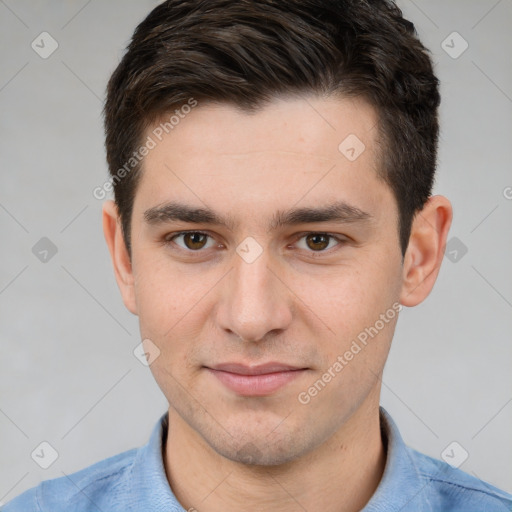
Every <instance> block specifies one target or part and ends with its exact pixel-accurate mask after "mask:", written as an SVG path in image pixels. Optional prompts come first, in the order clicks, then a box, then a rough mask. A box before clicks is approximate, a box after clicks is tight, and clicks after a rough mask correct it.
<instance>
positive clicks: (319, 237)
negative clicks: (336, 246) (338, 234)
mask: <svg viewBox="0 0 512 512" xmlns="http://www.w3.org/2000/svg"><path fill="white" fill-rule="evenodd" d="M329 238H330V237H329V235H324V234H318V233H313V234H311V235H308V236H307V237H306V243H307V244H308V247H309V248H310V249H314V250H322V249H325V248H326V247H327V246H328V245H329ZM310 242H312V244H310Z"/></svg>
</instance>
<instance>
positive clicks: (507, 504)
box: [408, 448, 512, 512]
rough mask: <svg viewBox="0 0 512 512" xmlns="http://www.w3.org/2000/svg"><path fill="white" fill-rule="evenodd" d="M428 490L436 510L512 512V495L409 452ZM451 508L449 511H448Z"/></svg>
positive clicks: (409, 449)
mask: <svg viewBox="0 0 512 512" xmlns="http://www.w3.org/2000/svg"><path fill="white" fill-rule="evenodd" d="M408 451H409V455H410V456H411V457H412V459H413V460H414V462H415V465H416V467H417V470H418V472H419V474H420V477H421V479H422V480H423V481H424V483H425V485H426V486H427V487H428V492H427V496H428V499H429V500H430V502H431V503H430V505H431V507H432V510H450V511H451V512H458V511H460V512H472V511H475V512H476V511H478V512H487V511H489V512H491V511H492V512H500V511H503V512H510V511H511V510H512V495H511V494H509V493H507V492H505V491H502V490H500V489H498V488H497V487H495V486H493V485H491V484H489V483H487V482H484V481H483V480H480V479H478V478H476V477H474V476H472V475H469V474H468V473H466V472H464V471H462V470H460V469H457V468H454V467H452V466H450V465H449V464H447V463H446V462H443V461H441V460H437V459H434V458H432V457H429V456H428V455H425V454H423V453H420V452H418V451H416V450H414V449H412V448H408ZM448 507H449V508H448Z"/></svg>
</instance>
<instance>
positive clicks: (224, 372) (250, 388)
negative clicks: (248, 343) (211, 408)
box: [205, 362, 308, 396]
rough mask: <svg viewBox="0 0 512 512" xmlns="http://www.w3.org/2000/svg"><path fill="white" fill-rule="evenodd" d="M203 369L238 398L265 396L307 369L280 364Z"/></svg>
mask: <svg viewBox="0 0 512 512" xmlns="http://www.w3.org/2000/svg"><path fill="white" fill-rule="evenodd" d="M205 369H206V370H207V371H208V372H209V373H211V374H212V375H213V376H214V377H216V378H217V379H218V380H219V381H220V383H221V384H223V385H224V386H225V387H226V388H228V389H229V390H231V391H233V392H234V393H236V394H237V395H240V396H267V395H271V394H272V393H275V392H276V391H278V390H279V389H281V388H282V387H284V386H285V385H286V384H288V383H290V382H291V381H293V380H295V379H297V378H298V377H299V376H301V375H303V374H304V373H305V372H306V371H307V370H308V369H307V368H300V367H297V366H291V365H287V364H282V363H275V362H271V363H266V364H262V365H257V366H246V365H243V364H238V363H224V364H219V365H215V366H213V367H208V366H205Z"/></svg>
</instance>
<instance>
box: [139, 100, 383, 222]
mask: <svg viewBox="0 0 512 512" xmlns="http://www.w3.org/2000/svg"><path fill="white" fill-rule="evenodd" d="M187 110H188V109H187ZM171 115H172V114H171ZM167 121H169V119H167ZM167 121H166V117H165V116H164V117H163V118H162V119H161V120H160V121H158V122H156V123H155V124H154V125H153V126H152V127H150V128H149V129H148V130H147V133H146V137H150V138H151V139H152V140H153V141H154V143H155V144H154V148H153V149H151V151H150V152H149V154H148V155H147V156H146V157H145V158H144V161H143V167H142V169H143V172H142V178H141V181H140V183H139V187H138V188H139V190H138V192H137V194H136V201H135V202H136V204H137V203H139V206H140V208H144V209H147V208H151V207H154V206H155V205H157V204H159V203H164V202H168V201H171V200H177V199H179V200H182V199H184V200H186V201H187V202H188V203H189V204H195V205H196V206H201V204H202V205H204V204H206V203H208V204H210V205H212V203H215V209H216V210H219V209H220V210H222V209H224V211H225V212H227V210H228V209H230V210H234V211H238V212H240V213H244V212H247V210H248V209H249V208H254V207H257V208H258V209H259V210H260V211H267V210H268V213H269V218H270V215H271V214H273V213H275V211H276V210H277V209H278V208H277V206H276V203H277V202H279V203H280V205H281V206H287V207H288V208H289V207H290V206H293V205H296V204H298V203H301V204H300V206H304V207H308V206H316V205H318V203H319V202H330V203H333V202H335V201H338V200H345V201H346V202H347V203H349V204H353V205H354V206H356V207H358V208H360V209H361V210H363V211H370V210H371V208H372V207H375V206H376V205H377V203H378V201H379V200H380V199H379V198H382V195H383V194H384V196H386V194H387V199H389V196H390V193H391V192H390V190H389V189H388V187H387V185H386V184H385V183H384V182H383V181H382V180H380V179H379V178H378V177H377V172H376V170H377V166H378V163H379V162H378V159H377V156H376V148H377V147H378V146H377V140H376V137H377V134H378V130H377V114H376V112H375V110H374V109H373V108H372V107H371V106H370V105H369V104H368V103H366V102H365V101H364V100H362V99H359V98H340V97H330V98H320V97H312V96H310V97H301V98H298V97H294V98H291V97H288V98H280V99H275V100H273V101H272V102H271V103H269V104H267V105H265V106H264V107H263V108H261V109H259V110H257V111H255V112H252V113H247V112H245V111H243V110H241V109H239V108H237V107H236V106H233V105H230V104H212V103H208V104H204V105H202V104H201V102H200V101H198V104H197V106H196V107H194V108H193V109H191V110H190V111H188V113H187V114H184V113H181V116H180V117H179V120H178V116H175V119H173V121H174V123H173V124H171V123H169V122H167ZM166 122H167V124H166ZM358 202H359V204H358Z"/></svg>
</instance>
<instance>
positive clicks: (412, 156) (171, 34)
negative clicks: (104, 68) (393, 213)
mask: <svg viewBox="0 0 512 512" xmlns="http://www.w3.org/2000/svg"><path fill="white" fill-rule="evenodd" d="M438 86H439V82H438V79H437V78H436V76H435V75H434V73H433V67H432V62H431V59H430V56H429V54H428V50H427V49H426V48H425V47H424V46H423V45H422V43H421V42H420V41H419V39H418V37H417V33H416V31H415V28H414V25H413V24H412V23H411V22H410V21H407V20H405V19H404V18H403V17H402V12H401V10H400V9H399V8H398V7H397V6H396V5H395V4H394V3H393V2H392V1H388V0H279V1H276V0H237V1H233V0H168V1H166V2H164V3H162V4H160V5H158V6H157V7H156V8H155V9H153V10H152V11H151V13H150V14H149V15H148V16H147V17H146V19H145V20H144V21H142V22H141V23H140V24H139V25H138V27H137V28H136V30H135V33H134V35H133V38H132V40H131V42H130V44H129V46H128V48H127V52H126V53H125V55H124V56H123V59H122V60H121V62H120V63H119V65H118V66H117V68H116V70H115V71H114V73H113V74H112V76H111V78H110V80H109V82H108V87H107V98H106V102H105V107H104V120H105V133H106V144H105V145H106V152H107V162H108V166H109V172H110V175H111V179H112V180H113V181H114V183H113V186H114V193H115V201H116V203H117V206H118V208H119V213H120V218H121V223H122V228H123V234H124V239H125V242H126V245H127V248H128V250H129V251H130V247H131V243H130V222H131V215H132V208H133V202H134V197H135V192H136V189H137V183H138V180H139V177H140V173H141V165H140V163H137V165H134V166H133V170H131V171H130V172H126V171H125V172H123V173H122V175H123V178H122V179H119V170H120V169H121V168H123V166H124V168H125V169H126V162H127V161H129V160H130V158H132V156H133V153H134V151H135V150H136V149H137V148H138V147H139V146H140V145H141V143H142V138H143V137H144V134H145V133H146V130H147V128H148V127H150V126H151V125H152V123H153V122H154V121H155V120H157V119H159V118H161V117H162V116H163V115H164V114H167V113H169V112H172V111H173V110H174V109H175V108H177V107H180V106H181V105H183V104H186V103H187V102H189V101H190V98H195V101H201V100H204V101H215V102H227V103H231V104H235V105H237V106H239V107H241V108H243V109H245V110H247V111H254V110H256V109H258V108H261V107H262V106H263V105H264V104H265V102H267V101H269V100H271V99H272V98H273V97H275V96H277V95H281V94H290V93H292V94H293V93H298V94H302V93H318V94H331V93H341V94H343V95H345V96H358V97H362V98H364V99H365V100H366V101H368V102H369V103H370V104H371V105H372V106H373V107H375V109H376V111H377V114H378V118H379V126H378V128H379V143H380V147H381V148H382V151H381V154H380V155H379V160H380V161H379V163H378V164H379V165H378V168H379V175H380V176H381V178H382V179H383V180H384V181H385V182H386V183H387V184H388V185H389V186H390V188H391V190H392V191H393V194H394V197H395V198H396V201H397V204H398V210H399V226H398V229H399V238H400V245H401V250H402V254H404V253H405V250H406V248H407V245H408V241H409V236H410V230H411V223H412V220H413V217H414V214H415V213H416V212H417V211H418V210H421V209H422V208H423V205H424V204H425V202H426V200H427V199H428V197H429V196H430V194H431V190H432V185H433V180H434V174H435V168H436V158H437V143H438V131H439V126H438V113H437V109H438V106H439V103H440V96H439V91H438ZM340 142H341V141H340Z"/></svg>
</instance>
